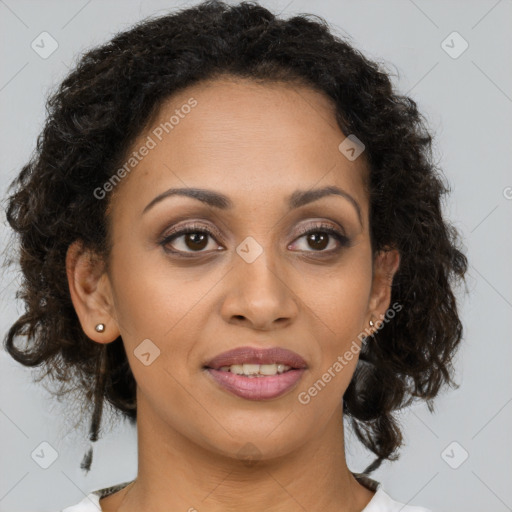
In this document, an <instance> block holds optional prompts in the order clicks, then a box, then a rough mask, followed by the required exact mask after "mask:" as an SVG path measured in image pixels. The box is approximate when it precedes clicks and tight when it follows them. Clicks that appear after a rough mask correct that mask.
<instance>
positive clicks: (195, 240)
mask: <svg viewBox="0 0 512 512" xmlns="http://www.w3.org/2000/svg"><path fill="white" fill-rule="evenodd" d="M207 237H208V235H207V234H206V233H188V234H187V235H186V243H187V247H188V248H189V249H196V250H197V249H204V248H205V247H206V245H205V244H204V241H205V240H207ZM189 241H191V242H192V246H191V245H190V244H189V243H188V242H189ZM201 243H202V245H201ZM197 244H199V246H198V245H197Z"/></svg>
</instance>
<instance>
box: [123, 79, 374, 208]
mask: <svg viewBox="0 0 512 512" xmlns="http://www.w3.org/2000/svg"><path fill="white" fill-rule="evenodd" d="M345 137H346V135H345V134H344V133H343V132H342V131H341V129H340V128H339V126H338V124H337V122H336V117H335V110H334V105H333V103H332V102H331V100H330V99H329V98H328V97H326V96H325V95H323V94H321V93H319V92H317V91H314V90H313V89H310V88H308V87H306V86H303V85H297V84H290V83H283V82H274V83H263V84H262V83H256V82H254V81H251V80H247V79H230V78H221V79H216V80H212V81H208V82H204V83H201V84H197V85H194V86H192V87H188V88H186V89H184V90H182V91H180V92H179V93H177V94H174V95H173V96H172V97H171V98H169V99H167V100H166V101H165V102H164V103H163V104H162V105H161V106H160V108H159V110H158V112H157V114H156V115H155V116H154V117H153V118H152V119H151V121H150V123H149V124H148V126H146V128H145V129H144V130H143V131H142V132H141V134H140V135H139V137H138V138H137V140H136V141H135V143H134V144H133V147H132V150H134V151H137V149H138V148H140V147H142V146H143V145H148V141H150V140H151V143H150V145H151V146H152V148H151V150H150V151H147V152H146V155H145V156H144V157H143V158H142V159H141V160H140V162H139V163H137V165H136V168H134V170H133V172H130V175H129V179H126V180H125V182H129V183H122V185H123V187H122V188H124V187H126V188H127V189H128V190H127V193H128V194H130V195H132V199H133V200H136V199H138V198H141V197H144V199H147V201H150V200H151V199H152V197H153V196H154V195H156V194H158V193H160V192H162V191H163V190H164V189H165V188H169V187H171V186H196V187H201V188H212V189H216V190H219V191H220V190H222V191H223V192H224V193H225V194H227V195H229V196H232V197H233V198H234V200H235V202H236V201H237V198H240V197H243V199H244V201H245V202H246V203H247V202H250V199H251V196H252V197H254V199H255V201H256V200H257V201H259V203H260V204H261V201H262V200H263V201H270V202H274V201H279V202H282V201H283V199H282V198H283V196H286V197H288V195H289V193H290V192H291V191H294V190H296V189H309V188H317V187H322V186H328V185H337V186H340V187H342V188H344V189H345V190H347V189H348V191H349V193H351V194H352V195H354V196H356V197H357V198H358V201H359V202H360V204H361V206H362V207H363V208H366V206H365V203H366V198H365V191H364V187H363V178H364V175H365V173H366V172H367V171H366V166H365V164H364V160H363V158H359V159H357V160H355V161H350V160H348V159H347V158H346V157H345V156H344V155H343V154H342V153H341V152H340V150H339V148H338V146H339V145H340V143H341V142H342V141H343V140H344V139H345ZM120 188H121V187H120ZM116 192H119V190H117V191H116ZM249 192H250V193H251V194H250V195H248V194H249ZM147 201H146V202H147Z"/></svg>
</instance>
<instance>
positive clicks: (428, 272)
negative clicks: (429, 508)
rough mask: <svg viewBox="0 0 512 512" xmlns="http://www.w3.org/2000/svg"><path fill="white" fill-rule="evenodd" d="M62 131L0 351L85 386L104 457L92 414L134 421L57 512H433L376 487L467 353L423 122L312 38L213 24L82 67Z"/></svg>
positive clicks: (218, 11)
mask: <svg viewBox="0 0 512 512" xmlns="http://www.w3.org/2000/svg"><path fill="white" fill-rule="evenodd" d="M48 106H49V116H48V119H47V123H46V126H45V128H44V131H43V133H42V136H41V138H40V140H39V141H38V142H39V143H38V151H37V154H36V155H35V157H34V158H33V159H32V160H31V161H30V162H29V163H28V164H27V165H26V166H25V167H24V168H23V170H22V171H21V173H20V175H19V177H18V178H17V179H16V180H15V182H14V183H13V187H14V188H15V190H14V192H13V194H12V196H11V197H10V199H9V201H10V202H9V207H8V210H7V218H8V221H9V223H10V225H11V227H12V228H13V229H14V230H15V231H16V232H17V233H18V235H19V240H20V246H21V252H20V264H21V269H22V272H23V276H24V285H23V288H22V290H21V292H20V297H21V298H23V299H24V301H25V303H26V307H27V312H26V313H25V314H24V315H23V316H22V317H21V318H20V319H19V320H18V321H17V322H16V323H15V324H14V325H13V326H12V328H11V329H10V331H9V332H8V335H7V337H6V340H5V346H6V349H7V350H8V352H9V353H10V354H11V355H12V357H14V358H15V359H16V360H17V361H19V362H20V363H22V364H24V365H27V366H39V365H41V366H42V368H44V369H45V371H46V373H45V375H46V374H50V375H54V376H56V375H58V376H60V379H61V381H62V383H63V384H62V386H63V388H62V390H61V392H64V391H66V392H67V391H70V390H71V389H72V387H73V386H74V387H75V388H76V387H77V386H76V383H78V384H79V386H78V388H79V389H82V390H83V398H82V399H83V401H84V405H85V406H89V405H90V406H91V408H92V409H93V410H92V423H91V434H90V439H91V441H96V440H97V438H98V435H99V429H100V425H101V417H102V407H103V403H104V400H107V401H108V402H109V403H110V404H112V406H113V407H114V408H115V410H116V411H119V412H120V413H121V414H122V415H123V416H124V417H126V418H129V419H130V420H131V421H132V423H135V421H136V422H137V433H138V456H139V460H138V462H139V464H138V474H137V478H136V479H135V480H134V481H133V482H123V483H121V484H120V485H118V486H114V487H111V488H108V489H100V490H97V491H94V492H92V493H90V494H89V495H88V496H87V497H85V498H84V499H83V500H82V501H81V502H80V503H78V504H76V505H75V506H71V507H68V508H66V509H65V511H66V512H78V511H91V512H92V511H93V510H94V511H96V510H98V509H101V510H102V511H103V512H114V511H116V512H131V511H135V510H139V511H140V510H189V511H193V510H199V511H211V512H220V511H226V510H235V509H236V510H244V511H260V510H265V511H295V510H297V511H299V510H308V511H317V510H323V511H338V512H340V511H363V510H364V511H365V512H375V511H398V510H401V511H403V512H420V511H425V510H426V509H425V508H421V507H414V506H411V505H404V504H402V503H399V502H397V501H395V500H393V499H392V498H391V496H390V495H389V494H388V493H387V492H385V491H384V488H383V486H382V484H381V483H379V482H377V481H376V480H374V479H372V478H370V477H369V476H368V475H369V474H370V473H371V472H372V471H374V470H375V469H376V468H377V467H379V465H380V464H381V462H382V461H383V460H396V458H397V457H398V454H397V450H398V448H399V447H400V446H401V444H402V434H401V431H400V428H399V427H398V423H397V421H396V419H395V417H394V412H395V411H397V410H399V409H402V408H404V407H406V406H408V405H410V404H411V403H412V401H413V397H417V398H418V399H422V400H426V401H427V403H428V405H429V408H430V410H432V403H431V400H432V399H433V398H434V397H435V396H436V395H438V393H439V391H440V389H441V387H442V386H443V385H444V384H452V385H453V384H454V383H453V381H452V374H451V367H450V362H451V359H452V357H453V355H454V353H455V350H456V349H457V347H458V345H459V342H460V340H461V337H462V325H461V322H460V320H459V316H458V313H457V305H456V301H455V297H454V294H453V291H452V286H453V285H454V284H455V281H456V280H461V279H463V277H464V274H465V272H466V267H467V260H466V257H465V256H464V254H463V253H462V252H461V251H460V249H459V248H458V244H457V236H458V235H457V232H456V231H455V230H454V228H453V227H452V226H451V225H450V224H449V223H447V222H446V221H445V220H444V219H443V216H442V212H441V207H440V199H441V197H442V195H443V194H444V193H445V192H446V191H447V188H446V187H445V185H444V184H443V181H442V176H441V173H438V172H437V169H436V168H435V166H434V164H433V163H432V159H431V153H430V148H431V141H432V137H431V135H430V134H429V132H428V130H427V128H426V127H425V125H424V123H423V120H422V117H421V114H420V113H419V112H418V109H417V107H416V104H415V103H414V101H413V100H411V99H410V98H408V97H405V96H401V95H399V94H398V93H397V92H396V91H394V90H393V88H392V86H391V83H390V80H389V77H388V76H387V75H386V74H385V73H384V72H382V71H381V70H380V69H379V68H378V66H377V65H376V64H375V63H373V62H371V61H369V60H367V59H366V58H365V57H364V56H363V55H361V53H360V52H358V51H357V50H356V49H354V48H353V47H351V46H350V45H349V44H348V42H346V41H343V40H341V39H340V38H338V37H337V36H335V35H333V34H331V33H330V31H329V27H328V25H327V24H326V23H325V21H324V20H322V19H321V18H315V17H313V16H307V15H306V16H304V15H303V16H296V17H293V18H291V19H288V20H282V19H279V18H277V17H275V16H274V15H273V14H272V13H270V12H269V11H268V10H267V9H265V8H263V7H261V6H259V5H256V4H254V3H246V2H243V3H240V4H239V5H234V6H229V5H227V4H224V3H222V2H214V1H208V2H203V3H201V4H198V5H196V6H195V7H191V8H188V9H183V10H181V11H178V12H175V13H172V14H169V15H166V16H163V17H160V18H156V19H153V20H146V21H144V22H142V23H140V24H139V25H137V26H136V27H134V28H132V29H130V30H128V31H126V32H123V33H120V34H118V35H116V36H115V37H114V38H113V39H112V40H111V41H110V42H108V43H107V44H105V45H103V46H101V47H99V48H96V49H93V50H92V51H89V52H88V53H87V54H85V55H84V56H83V57H82V59H81V60H80V62H79V64H78V65H77V67H76V68H75V69H74V70H73V71H72V72H71V73H70V75H69V76H68V77H67V78H66V79H65V80H64V81H63V83H62V85H61V87H60V89H59V90H58V91H57V92H56V94H55V95H54V96H53V97H52V98H51V99H50V101H49V105H48ZM19 335H27V336H29V337H30V338H31V339H32V345H29V348H27V349H21V348H18V347H16V345H15V343H14V339H15V337H16V336H19ZM345 418H346V419H348V420H350V422H351V425H352V427H353V428H354V431H355V433H356V435H357V437H358V438H359V440H360V441H361V442H362V443H363V444H364V445H365V446H366V447H367V448H368V449H369V450H371V451H372V452H373V453H374V454H375V455H376V459H375V462H374V463H372V464H371V465H370V466H368V467H367V468H366V469H365V471H364V472H363V473H353V472H351V471H350V470H349V468H348V467H347V463H346V460H345V444H344V435H343V433H344V423H343V422H344V419H345ZM91 462H92V450H90V451H89V452H88V453H87V454H86V456H85V458H84V461H83V462H82V468H83V469H84V470H85V471H88V470H89V468H90V466H91Z"/></svg>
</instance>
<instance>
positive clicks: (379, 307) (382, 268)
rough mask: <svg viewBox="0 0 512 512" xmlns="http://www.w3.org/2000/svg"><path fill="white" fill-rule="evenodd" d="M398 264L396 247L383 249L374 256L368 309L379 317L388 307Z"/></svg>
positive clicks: (398, 255) (398, 254)
mask: <svg viewBox="0 0 512 512" xmlns="http://www.w3.org/2000/svg"><path fill="white" fill-rule="evenodd" d="M399 266H400V253H399V251H398V250H397V249H391V248H387V249H384V250H382V251H379V253H378V254H377V256H376V257H375V262H374V274H373V283H372V292H371V298H370V303H369V311H370V313H371V314H372V315H374V316H377V317H378V318H381V315H382V316H384V314H385V313H386V311H387V309H388V308H389V304H390V302H391V286H392V284H393V278H394V276H395V274H396V272H397V271H398V268H399Z"/></svg>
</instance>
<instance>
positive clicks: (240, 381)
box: [206, 368, 306, 400]
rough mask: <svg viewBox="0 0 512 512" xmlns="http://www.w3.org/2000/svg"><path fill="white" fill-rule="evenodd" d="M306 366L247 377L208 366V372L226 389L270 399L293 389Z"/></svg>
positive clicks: (240, 395)
mask: <svg viewBox="0 0 512 512" xmlns="http://www.w3.org/2000/svg"><path fill="white" fill-rule="evenodd" d="M305 371H306V370H305V368H301V369H296V370H288V371H287V372H284V373H281V374H278V375H267V376H265V377H245V376H243V375H237V374H236V373H231V372H223V371H222V370H214V369H213V368H207V369H206V373H207V374H208V375H209V376H211V377H212V379H213V380H214V381H215V382H216V383H217V384H218V385H220V386H221V387H222V388H223V389H225V390H226V391H228V392H230V393H232V394H233V395H236V396H238V397H240V398H245V399H247V400H270V399H272V398H278V397H280V396H282V395H284V394H286V393H288V392H289V391H291V390H292V389H293V388H294V387H295V386H296V384H297V383H298V382H299V380H300V379H301V377H302V374H303V373H304V372H305Z"/></svg>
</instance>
